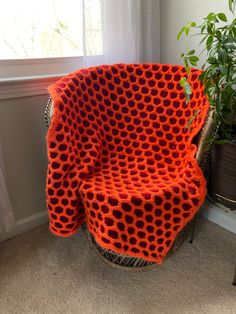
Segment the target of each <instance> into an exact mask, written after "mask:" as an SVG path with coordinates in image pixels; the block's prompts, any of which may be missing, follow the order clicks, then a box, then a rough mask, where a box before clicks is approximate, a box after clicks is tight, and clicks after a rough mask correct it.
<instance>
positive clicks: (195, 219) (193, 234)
mask: <svg viewBox="0 0 236 314" xmlns="http://www.w3.org/2000/svg"><path fill="white" fill-rule="evenodd" d="M197 218H198V213H197V214H196V215H195V216H194V218H193V224H192V230H191V236H190V240H189V243H193V240H194V236H195V227H196V223H197Z"/></svg>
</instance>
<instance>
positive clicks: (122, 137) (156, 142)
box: [47, 64, 209, 263]
mask: <svg viewBox="0 0 236 314" xmlns="http://www.w3.org/2000/svg"><path fill="white" fill-rule="evenodd" d="M200 73H201V72H200V71H198V70H196V69H192V72H191V76H190V81H191V86H192V89H193V95H192V97H191V100H190V103H189V104H186V102H185V96H184V93H183V89H182V87H181V86H180V84H179V81H180V78H181V77H182V76H183V75H186V72H185V70H184V68H183V67H181V66H172V65H159V64H129V65H124V64H118V65H112V66H108V65H103V66H99V67H93V68H89V69H83V70H79V71H77V72H75V73H72V74H70V75H68V76H66V77H64V78H62V79H61V80H59V81H58V82H57V83H56V84H54V85H52V86H50V87H49V92H50V94H51V96H52V98H53V101H54V107H53V108H54V114H53V118H52V123H51V126H50V128H49V130H48V135H47V145H48V159H49V165H48V177H47V204H48V211H49V217H50V229H51V231H52V232H53V233H54V234H56V235H59V236H70V235H72V234H74V233H76V232H77V229H78V227H79V226H80V224H81V223H82V222H83V221H86V224H87V227H88V229H89V231H90V232H91V233H92V234H93V236H94V237H95V239H96V241H97V242H98V243H99V244H100V245H101V246H103V247H104V248H108V249H112V250H113V251H116V252H118V253H122V254H128V255H131V256H136V257H141V258H143V259H145V260H148V261H154V262H157V263H161V262H162V261H163V259H164V257H165V256H166V254H167V252H168V251H169V249H170V248H171V245H172V244H173V241H174V239H175V238H176V235H177V234H178V233H179V232H180V230H181V229H182V228H183V227H184V226H185V224H186V223H187V222H188V221H189V220H190V219H191V218H192V217H193V216H194V215H195V213H196V212H197V211H198V209H199V207H200V205H201V204H202V203H203V201H204V198H205V195H206V184H205V179H204V176H203V174H202V171H201V169H200V168H199V166H198V165H197V162H196V159H195V157H194V156H195V153H196V145H194V144H193V143H192V141H193V138H194V136H195V135H196V134H197V133H198V132H199V131H200V129H201V128H202V125H203V123H204V120H205V118H206V115H207V112H208V108H209V104H208V102H207V99H206V97H205V96H204V94H203V86H202V83H201V82H199V81H198V76H199V74H200ZM196 110H197V111H198V115H197V117H196V118H194V119H193V122H192V124H191V125H190V126H188V127H186V125H187V124H188V121H189V119H190V118H191V117H193V116H194V115H195V112H196Z"/></svg>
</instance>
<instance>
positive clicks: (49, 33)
mask: <svg viewBox="0 0 236 314" xmlns="http://www.w3.org/2000/svg"><path fill="white" fill-rule="evenodd" d="M83 2H84V11H83ZM0 5H1V11H0V47H1V48H0V59H21V58H24V59H26V58H50V57H67V56H68V57H69V56H82V55H83V53H84V51H85V52H86V54H87V55H98V54H101V53H102V33H101V8H100V0H84V1H82V0H39V1H32V0H20V1H19V0H18V1H17V0H7V1H5V0H0ZM83 12H84V13H83ZM84 22H85V25H83V24H84ZM84 33H85V38H84V36H83V34H84ZM84 44H85V47H86V49H84Z"/></svg>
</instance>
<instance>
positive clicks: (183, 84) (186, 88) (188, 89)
mask: <svg viewBox="0 0 236 314" xmlns="http://www.w3.org/2000/svg"><path fill="white" fill-rule="evenodd" d="M179 83H180V86H181V87H183V89H184V93H185V98H186V103H189V101H190V96H191V94H192V89H191V86H190V84H189V82H188V81H187V78H186V77H182V78H181V80H180V82H179Z"/></svg>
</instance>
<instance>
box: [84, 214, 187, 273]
mask: <svg viewBox="0 0 236 314" xmlns="http://www.w3.org/2000/svg"><path fill="white" fill-rule="evenodd" d="M192 223H193V220H191V221H190V222H189V223H188V224H187V225H186V226H185V227H184V228H183V229H182V230H181V232H180V233H179V234H178V236H177V237H176V240H175V242H174V244H173V245H172V248H171V249H170V251H169V253H168V254H167V257H166V258H168V257H169V256H170V255H172V254H173V253H175V252H176V251H177V250H178V249H179V248H180V247H181V245H182V244H183V243H184V242H185V241H186V240H187V238H189V236H190V234H191V229H192ZM82 230H83V232H84V234H85V237H86V238H87V240H88V241H89V243H90V245H91V246H92V247H93V248H94V249H95V251H96V253H97V254H98V256H99V257H100V258H101V259H102V261H103V262H104V263H105V264H106V265H108V266H111V267H112V268H115V269H120V270H124V271H132V272H135V271H136V272H137V271H146V270H151V269H153V268H155V267H158V266H159V265H158V264H157V263H154V262H149V261H146V260H144V259H142V258H137V257H132V256H129V255H124V254H119V253H116V252H114V251H112V250H108V249H105V248H103V247H101V246H100V245H99V244H98V243H97V242H96V241H95V239H94V237H93V236H92V235H91V234H90V232H89V231H88V230H87V228H86V224H85V223H83V224H82Z"/></svg>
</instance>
